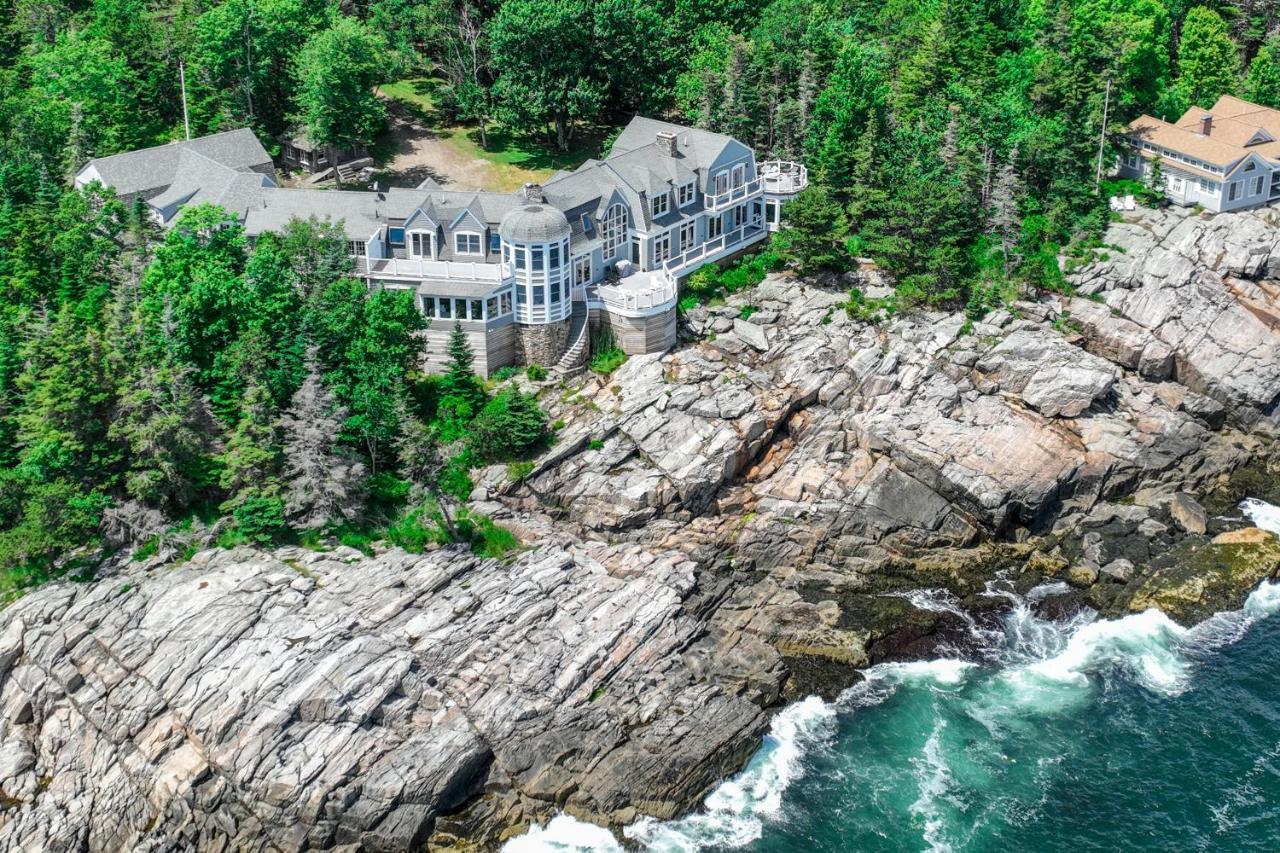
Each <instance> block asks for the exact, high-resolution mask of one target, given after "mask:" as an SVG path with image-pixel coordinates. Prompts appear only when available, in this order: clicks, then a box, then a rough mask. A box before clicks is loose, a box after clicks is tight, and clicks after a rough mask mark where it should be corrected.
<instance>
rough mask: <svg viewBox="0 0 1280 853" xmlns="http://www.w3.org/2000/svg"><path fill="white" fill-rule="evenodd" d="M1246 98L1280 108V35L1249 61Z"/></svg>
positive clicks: (1245, 80)
mask: <svg viewBox="0 0 1280 853" xmlns="http://www.w3.org/2000/svg"><path fill="white" fill-rule="evenodd" d="M1242 94H1243V96H1244V98H1245V100H1247V101H1252V102H1253V103H1255V104H1261V105H1262V106H1264V107H1272V108H1273V109H1274V108H1280V36H1274V37H1272V38H1270V39H1268V40H1267V42H1266V43H1265V44H1263V45H1262V47H1260V48H1259V49H1258V53H1257V54H1256V55H1255V56H1254V57H1253V61H1252V62H1250V63H1249V73H1248V74H1246V75H1245V78H1244V88H1243V92H1242Z"/></svg>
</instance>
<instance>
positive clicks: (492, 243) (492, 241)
mask: <svg viewBox="0 0 1280 853" xmlns="http://www.w3.org/2000/svg"><path fill="white" fill-rule="evenodd" d="M501 250H502V235H501V234H499V233H498V232H497V231H490V232H489V251H490V252H499V251H501Z"/></svg>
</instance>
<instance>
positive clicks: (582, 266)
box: [573, 255, 591, 285]
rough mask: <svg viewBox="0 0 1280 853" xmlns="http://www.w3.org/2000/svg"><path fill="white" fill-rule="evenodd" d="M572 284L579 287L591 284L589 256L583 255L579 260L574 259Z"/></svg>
mask: <svg viewBox="0 0 1280 853" xmlns="http://www.w3.org/2000/svg"><path fill="white" fill-rule="evenodd" d="M573 283H574V284H579V285H581V284H590V283H591V256H590V255H583V256H582V257H580V258H574V261H573Z"/></svg>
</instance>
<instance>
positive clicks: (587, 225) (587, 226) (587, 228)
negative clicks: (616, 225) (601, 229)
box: [582, 213, 595, 237]
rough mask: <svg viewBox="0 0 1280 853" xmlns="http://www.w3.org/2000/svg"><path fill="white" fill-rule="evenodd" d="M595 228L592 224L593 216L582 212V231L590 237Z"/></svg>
mask: <svg viewBox="0 0 1280 853" xmlns="http://www.w3.org/2000/svg"><path fill="white" fill-rule="evenodd" d="M594 230H595V228H594V227H593V226H592V224H591V216H590V215H589V214H586V213H584V214H582V233H583V234H586V235H587V236H588V237H590V236H591V233H592V232H593V231H594Z"/></svg>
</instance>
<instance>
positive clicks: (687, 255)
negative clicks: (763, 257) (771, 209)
mask: <svg viewBox="0 0 1280 853" xmlns="http://www.w3.org/2000/svg"><path fill="white" fill-rule="evenodd" d="M764 230H765V228H764V223H763V222H760V221H758V220H757V221H755V222H748V223H746V224H745V225H740V226H739V227H737V228H735V229H734V230H732V231H726V232H725V233H724V234H721V235H720V236H719V237H716V238H714V239H712V240H708V241H706V242H705V243H700V244H699V245H697V246H694V247H693V248H692V249H690V250H688V251H687V252H681V253H680V254H678V255H675V256H673V257H670V258H668V259H667V260H665V261H663V262H662V268H663V269H664V270H666V271H667V272H668V273H670V274H672V275H682V274H683V273H684V272H686V271H687V270H688V269H689V268H690V267H692V266H693V265H694V264H697V263H700V262H702V261H703V260H704V259H707V258H709V257H710V256H711V255H715V254H718V253H720V252H723V251H725V250H731V249H733V248H735V247H736V246H737V245H738V244H740V243H745V242H747V241H748V240H750V239H751V238H752V237H755V236H757V235H759V234H763V233H764Z"/></svg>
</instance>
